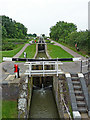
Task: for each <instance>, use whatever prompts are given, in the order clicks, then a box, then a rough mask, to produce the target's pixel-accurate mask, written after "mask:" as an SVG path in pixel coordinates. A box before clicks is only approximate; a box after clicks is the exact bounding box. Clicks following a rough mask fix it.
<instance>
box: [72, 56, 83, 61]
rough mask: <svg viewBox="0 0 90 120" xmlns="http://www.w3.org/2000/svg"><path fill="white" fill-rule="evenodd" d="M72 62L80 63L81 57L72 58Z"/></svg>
mask: <svg viewBox="0 0 90 120" xmlns="http://www.w3.org/2000/svg"><path fill="white" fill-rule="evenodd" d="M73 61H81V57H80V58H73Z"/></svg>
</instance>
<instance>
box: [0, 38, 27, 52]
mask: <svg viewBox="0 0 90 120" xmlns="http://www.w3.org/2000/svg"><path fill="white" fill-rule="evenodd" d="M27 42H28V40H27V39H8V38H5V39H3V40H2V51H7V50H13V49H16V48H18V47H19V46H20V45H22V44H25V43H27Z"/></svg>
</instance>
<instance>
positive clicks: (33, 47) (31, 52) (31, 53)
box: [20, 44, 36, 58]
mask: <svg viewBox="0 0 90 120" xmlns="http://www.w3.org/2000/svg"><path fill="white" fill-rule="evenodd" d="M24 52H26V53H27V58H33V57H34V55H35V53H36V44H32V45H30V46H28V47H27V48H26V49H25V51H24ZM24 52H23V53H22V54H21V56H20V58H24Z"/></svg>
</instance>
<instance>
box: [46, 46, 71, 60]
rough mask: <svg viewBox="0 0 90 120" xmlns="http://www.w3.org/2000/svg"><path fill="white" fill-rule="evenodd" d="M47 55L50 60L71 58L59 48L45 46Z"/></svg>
mask: <svg viewBox="0 0 90 120" xmlns="http://www.w3.org/2000/svg"><path fill="white" fill-rule="evenodd" d="M47 49H48V53H49V55H50V56H51V58H57V57H58V58H72V57H73V56H72V55H70V54H69V53H67V52H66V51H65V50H63V49H62V48H61V47H59V46H56V45H52V44H47Z"/></svg>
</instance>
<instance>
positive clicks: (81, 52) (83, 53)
mask: <svg viewBox="0 0 90 120" xmlns="http://www.w3.org/2000/svg"><path fill="white" fill-rule="evenodd" d="M56 42H57V41H56ZM58 43H60V44H62V45H64V46H66V47H68V48H69V49H71V50H73V51H74V52H76V53H78V54H80V55H82V56H84V57H85V56H86V55H87V54H86V53H85V51H82V50H80V51H77V50H76V48H75V47H73V46H70V45H68V44H66V43H62V42H58Z"/></svg>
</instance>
